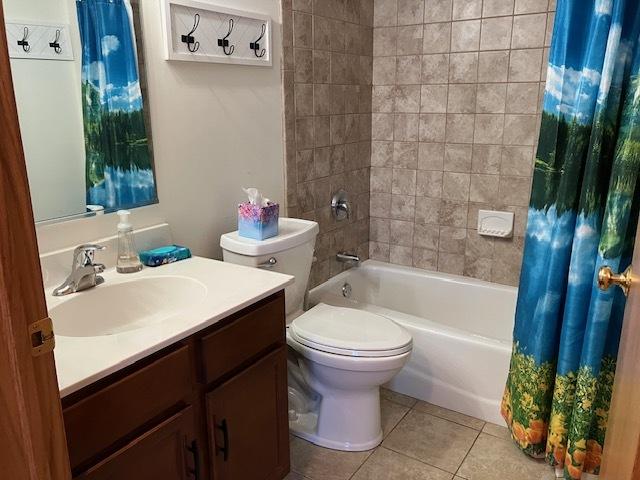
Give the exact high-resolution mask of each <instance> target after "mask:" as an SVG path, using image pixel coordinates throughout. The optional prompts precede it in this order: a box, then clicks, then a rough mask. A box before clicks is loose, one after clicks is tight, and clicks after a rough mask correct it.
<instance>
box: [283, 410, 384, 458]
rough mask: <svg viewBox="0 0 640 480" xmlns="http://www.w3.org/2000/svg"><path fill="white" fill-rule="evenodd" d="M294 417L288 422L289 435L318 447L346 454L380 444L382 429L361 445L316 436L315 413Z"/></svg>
mask: <svg viewBox="0 0 640 480" xmlns="http://www.w3.org/2000/svg"><path fill="white" fill-rule="evenodd" d="M294 415H296V414H294ZM296 417H297V418H295V419H293V420H289V430H290V432H291V434H292V435H295V436H296V437H299V438H302V439H303V440H307V441H309V442H311V443H313V444H314V445H318V446H320V447H325V448H330V449H332V450H342V451H346V452H362V451H365V450H371V449H373V448H376V447H377V446H378V445H380V443H382V429H380V431H379V432H378V433H377V434H376V435H375V436H374V437H373V438H371V439H370V440H368V441H365V442H361V443H353V442H343V441H337V440H332V439H330V438H326V437H323V436H321V435H318V433H317V430H318V428H317V427H318V415H317V414H316V413H313V412H310V413H301V414H297V415H296Z"/></svg>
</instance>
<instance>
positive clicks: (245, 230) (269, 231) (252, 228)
mask: <svg viewBox="0 0 640 480" xmlns="http://www.w3.org/2000/svg"><path fill="white" fill-rule="evenodd" d="M279 216H280V205H278V204H277V203H269V204H268V205H267V206H266V207H261V206H260V205H252V204H251V203H248V202H247V203H241V204H240V205H238V235H240V236H241V237H247V238H253V239H255V240H265V239H267V238H271V237H275V236H276V235H278V217H279Z"/></svg>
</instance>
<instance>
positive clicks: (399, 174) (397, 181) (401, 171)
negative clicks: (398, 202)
mask: <svg viewBox="0 0 640 480" xmlns="http://www.w3.org/2000/svg"><path fill="white" fill-rule="evenodd" d="M391 193H393V194H399V195H415V194H416V170H409V169H406V168H394V169H393V182H392V185H391Z"/></svg>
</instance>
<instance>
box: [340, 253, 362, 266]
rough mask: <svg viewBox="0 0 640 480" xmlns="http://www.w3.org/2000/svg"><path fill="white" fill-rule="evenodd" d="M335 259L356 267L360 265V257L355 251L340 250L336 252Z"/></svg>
mask: <svg viewBox="0 0 640 480" xmlns="http://www.w3.org/2000/svg"><path fill="white" fill-rule="evenodd" d="M336 260H337V261H338V262H340V263H349V264H351V265H355V266H356V267H357V266H359V265H360V257H359V256H358V255H356V254H355V253H349V252H340V253H338V254H336Z"/></svg>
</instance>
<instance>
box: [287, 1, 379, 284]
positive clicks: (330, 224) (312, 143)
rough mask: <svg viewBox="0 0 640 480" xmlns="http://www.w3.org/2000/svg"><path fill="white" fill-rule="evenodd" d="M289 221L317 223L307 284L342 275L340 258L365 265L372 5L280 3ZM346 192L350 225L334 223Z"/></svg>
mask: <svg viewBox="0 0 640 480" xmlns="http://www.w3.org/2000/svg"><path fill="white" fill-rule="evenodd" d="M282 13H283V22H282V24H283V27H282V28H283V82H284V98H285V143H286V176H287V178H286V183H287V215H289V216H292V217H299V218H306V219H311V220H316V221H317V222H318V223H319V225H320V235H319V236H318V240H317V244H316V257H317V261H316V262H314V265H313V268H312V273H311V283H312V285H317V284H319V283H322V282H323V281H325V280H327V279H328V278H329V277H330V276H332V275H335V274H336V273H339V272H340V271H341V270H342V269H343V268H344V265H342V264H339V263H337V262H336V261H335V254H336V253H337V252H338V251H342V250H347V251H350V252H356V253H358V254H359V255H360V256H361V258H363V259H366V258H367V257H368V250H369V168H370V161H371V78H372V71H373V70H372V68H373V67H372V62H373V57H372V56H373V48H372V44H373V41H372V40H373V28H372V26H373V0H293V1H292V0H283V1H282ZM341 189H344V190H346V191H347V192H348V193H349V196H350V200H351V204H352V207H353V211H352V214H351V218H350V219H349V220H344V221H341V222H337V221H336V220H335V219H334V218H333V217H332V215H331V197H332V195H333V194H334V193H335V192H337V191H339V190H341Z"/></svg>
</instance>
